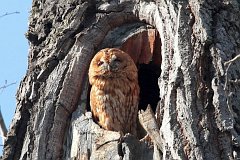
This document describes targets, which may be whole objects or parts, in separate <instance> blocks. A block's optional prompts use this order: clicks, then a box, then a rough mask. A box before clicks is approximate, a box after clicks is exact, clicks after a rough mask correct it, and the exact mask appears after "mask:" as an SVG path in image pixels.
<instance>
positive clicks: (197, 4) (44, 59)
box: [3, 0, 240, 160]
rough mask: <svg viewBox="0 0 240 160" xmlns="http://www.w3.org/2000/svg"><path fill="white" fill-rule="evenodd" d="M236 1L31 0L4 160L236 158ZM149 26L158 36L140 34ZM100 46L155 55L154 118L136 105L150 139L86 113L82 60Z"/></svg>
mask: <svg viewBox="0 0 240 160" xmlns="http://www.w3.org/2000/svg"><path fill="white" fill-rule="evenodd" d="M239 8H240V2H239V1H238V0H219V1H216V0H212V1H210V0H205V1H194V0H189V1H177V0H155V1H154V0H131V1H129V0H121V1H116V0H109V1H105V0H104V1H100V0H79V1H77V0H68V1H61V0H59V1H51V0H44V1H37V0H33V3H32V10H31V15H30V19H29V30H28V32H27V34H26V36H27V38H28V40H29V43H30V50H29V57H28V59H29V62H28V65H29V66H28V71H27V74H26V76H25V77H24V79H23V80H22V82H21V84H20V87H19V90H18V93H17V107H16V112H15V115H14V118H13V121H12V124H11V126H10V129H9V132H8V135H7V139H6V142H5V146H4V153H3V159H9V160H12V159H39V160H42V159H84V160H85V159H114V160H115V159H207V160H208V159H209V160H212V159H239V158H240V125H239V124H240V99H239V97H240V83H239V81H240V71H239V68H240V67H239V65H240V61H239V59H240V58H239V53H240V41H239V37H240V11H239V10H240V9H239ZM150 29H155V30H156V31H157V32H158V34H159V38H160V40H159V41H160V42H157V39H156V40H154V43H152V42H151V38H145V37H144V36H143V35H146V36H147V37H151V36H150V35H151V33H152V32H153V31H152V30H150ZM139 33H141V34H139ZM131 37H132V41H133V40H134V42H128V41H131V40H130V39H131ZM135 39H136V41H135ZM135 42H137V43H135ZM140 42H141V43H140ZM142 42H144V43H142ZM127 43H130V44H134V45H129V44H127ZM140 44H141V45H140ZM152 45H155V46H152ZM136 46H137V47H136ZM151 46H152V47H151ZM105 47H120V48H122V49H125V50H128V51H129V52H130V51H133V50H135V49H133V48H134V47H136V48H137V49H139V50H135V51H137V52H136V53H129V54H131V56H132V57H133V58H134V57H135V62H136V63H139V62H140V59H141V58H139V57H145V58H143V59H142V61H141V62H142V63H150V61H151V58H152V60H153V61H154V58H153V57H154V55H160V58H161V60H160V58H159V57H158V63H157V64H158V65H159V64H160V63H161V64H160V65H159V66H158V68H160V67H161V75H160V77H159V79H158V84H159V89H160V101H159V103H158V108H157V110H156V118H155V117H154V116H152V115H153V114H152V112H151V111H149V110H147V111H146V112H145V113H146V114H144V113H139V118H140V122H141V124H142V125H143V128H144V129H145V130H146V132H147V133H148V134H149V136H150V138H152V142H151V143H153V144H148V143H146V142H145V141H144V140H141V141H140V140H139V139H138V138H136V137H134V136H132V135H130V134H127V135H125V136H121V135H120V134H119V133H118V132H112V131H106V130H103V129H102V128H100V126H98V125H97V124H96V123H95V122H94V121H93V120H92V116H91V113H90V112H87V110H88V92H89V83H88V78H87V72H88V67H89V63H90V61H91V59H92V57H93V56H94V54H95V53H96V52H97V51H98V50H100V49H101V48H105ZM157 47H159V48H160V47H161V48H160V50H161V51H158V52H157V53H158V54H154V51H153V49H152V48H155V49H156V48H157ZM143 48H144V49H146V48H148V49H147V50H146V51H144V53H139V52H140V51H141V50H142V49H143ZM145 52H146V53H145ZM148 52H149V54H147V53H148ZM150 52H152V54H150ZM141 55H142V56H141ZM149 55H151V56H150V57H149ZM146 57H147V58H146ZM147 59H148V60H147ZM145 60H147V62H145ZM144 117H145V118H144Z"/></svg>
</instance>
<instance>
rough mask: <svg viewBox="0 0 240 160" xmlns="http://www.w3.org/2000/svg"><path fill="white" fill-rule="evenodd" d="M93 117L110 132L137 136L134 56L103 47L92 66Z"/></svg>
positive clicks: (137, 89)
mask: <svg viewBox="0 0 240 160" xmlns="http://www.w3.org/2000/svg"><path fill="white" fill-rule="evenodd" d="M88 75H89V82H90V84H91V85H92V87H91V91H90V106H91V111H92V114H93V118H94V119H95V121H97V122H98V124H99V125H100V126H101V127H102V128H104V129H106V130H110V131H119V132H120V133H121V134H126V133H131V134H133V135H136V126H137V123H136V121H137V114H138V102H139V90H140V89H139V85H138V72H137V67H136V65H135V63H134V62H133V60H132V58H131V57H130V56H129V55H128V54H127V53H125V52H123V51H121V50H119V49H117V48H106V49H102V50H100V51H99V52H98V53H97V54H96V55H95V56H94V58H93V59H92V61H91V63H90V67H89V73H88Z"/></svg>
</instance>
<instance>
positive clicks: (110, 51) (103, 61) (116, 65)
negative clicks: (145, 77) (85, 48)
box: [89, 48, 137, 80]
mask: <svg viewBox="0 0 240 160" xmlns="http://www.w3.org/2000/svg"><path fill="white" fill-rule="evenodd" d="M131 71H134V72H137V68H136V66H135V64H134V62H133V60H132V58H131V57H130V56H129V55H128V54H127V53H125V52H123V51H121V50H119V49H117V48H106V49H103V50H101V51H99V52H98V53H97V54H96V55H95V56H94V58H93V59H92V61H91V64H90V68H89V79H90V80H91V78H104V77H105V78H118V77H121V76H126V75H125V74H126V73H127V72H131Z"/></svg>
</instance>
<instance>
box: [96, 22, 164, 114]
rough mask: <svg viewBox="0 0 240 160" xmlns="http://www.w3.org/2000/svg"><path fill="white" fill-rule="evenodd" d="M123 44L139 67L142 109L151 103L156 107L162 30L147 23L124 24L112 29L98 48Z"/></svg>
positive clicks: (154, 108) (115, 46)
mask: <svg viewBox="0 0 240 160" xmlns="http://www.w3.org/2000/svg"><path fill="white" fill-rule="evenodd" d="M112 47H114V48H120V49H121V50H123V51H125V52H126V53H128V54H129V55H130V56H131V57H132V59H133V60H134V62H135V64H136V65H137V67H138V78H139V86H140V102H139V110H140V109H144V110H145V109H146V107H147V105H148V104H150V105H151V107H152V109H153V111H155V110H156V107H157V103H158V101H159V100H160V98H159V86H158V78H159V77H160V73H161V62H162V57H161V40H160V36H159V33H158V31H157V30H156V29H155V28H153V27H152V26H151V25H147V24H145V23H139V22H137V23H131V24H124V25H122V26H120V27H117V28H115V29H114V30H112V31H110V32H108V34H107V35H106V37H105V39H104V40H103V42H102V45H101V46H100V47H99V48H98V49H97V51H98V50H100V49H103V48H112Z"/></svg>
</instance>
